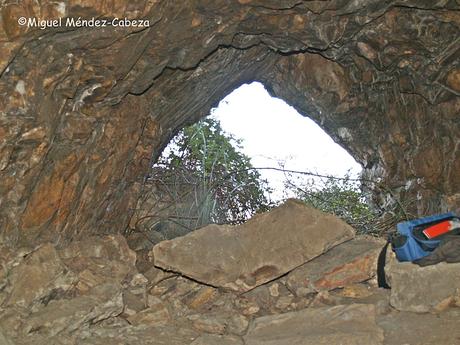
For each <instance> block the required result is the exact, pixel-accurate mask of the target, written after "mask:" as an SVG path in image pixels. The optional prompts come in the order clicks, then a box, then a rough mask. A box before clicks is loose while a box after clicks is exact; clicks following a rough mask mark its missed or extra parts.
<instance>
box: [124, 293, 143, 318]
mask: <svg viewBox="0 0 460 345" xmlns="http://www.w3.org/2000/svg"><path fill="white" fill-rule="evenodd" d="M123 304H124V313H125V314H127V315H134V314H136V313H137V312H140V311H141V310H144V309H145V308H147V306H146V300H145V298H144V296H142V295H136V294H133V293H132V292H131V291H124V292H123Z"/></svg>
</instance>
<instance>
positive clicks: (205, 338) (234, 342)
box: [190, 334, 243, 345]
mask: <svg viewBox="0 0 460 345" xmlns="http://www.w3.org/2000/svg"><path fill="white" fill-rule="evenodd" d="M190 345H243V340H241V338H239V337H236V336H234V335H215V334H203V335H201V336H200V337H199V338H197V339H195V341H194V342H193V343H191V344H190Z"/></svg>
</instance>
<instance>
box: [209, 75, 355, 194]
mask: <svg viewBox="0 0 460 345" xmlns="http://www.w3.org/2000/svg"><path fill="white" fill-rule="evenodd" d="M212 116H213V117H216V118H218V119H219V120H220V122H221V125H222V128H223V129H224V130H225V131H226V132H228V133H232V134H233V135H234V136H235V137H237V138H241V139H243V147H244V148H243V152H244V153H245V154H247V155H248V156H249V157H251V161H252V164H253V166H254V167H278V163H277V161H279V160H282V161H286V164H285V168H286V169H291V170H300V171H313V172H317V173H320V174H327V175H334V176H343V175H345V174H346V173H347V171H348V170H350V171H351V173H352V175H355V176H356V175H357V174H359V173H360V172H361V169H362V168H361V166H360V165H359V164H358V163H356V161H355V160H354V159H353V158H352V157H351V156H350V155H349V154H348V152H347V151H345V150H344V149H343V148H342V147H340V146H339V145H338V144H336V143H335V142H334V141H333V140H332V139H331V137H329V135H328V134H326V133H325V132H324V131H323V130H322V129H321V128H320V127H319V126H318V125H317V124H316V123H315V122H313V121H312V120H310V119H309V118H306V117H303V116H301V115H300V114H299V113H298V112H297V111H296V110H295V109H294V108H293V107H291V106H289V105H287V104H286V103H285V102H284V101H282V100H280V99H277V98H272V97H271V96H270V95H269V94H268V92H267V91H266V90H265V89H264V87H263V85H262V84H260V83H252V84H244V85H242V86H241V87H239V88H238V89H236V90H234V91H233V92H232V93H231V94H229V95H228V96H227V97H225V98H224V99H223V100H222V101H221V102H220V103H219V106H218V107H217V108H215V109H213V111H212ZM260 173H261V175H262V177H264V178H266V179H268V181H269V182H270V184H271V185H272V187H274V188H275V190H276V193H275V194H276V195H281V194H282V190H283V182H282V181H283V173H282V172H273V171H267V170H265V171H264V170H262V171H260Z"/></svg>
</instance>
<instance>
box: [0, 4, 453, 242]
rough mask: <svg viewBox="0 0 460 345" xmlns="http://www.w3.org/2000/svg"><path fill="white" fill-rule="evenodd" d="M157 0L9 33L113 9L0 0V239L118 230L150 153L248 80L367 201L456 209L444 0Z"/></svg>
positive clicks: (424, 210)
mask: <svg viewBox="0 0 460 345" xmlns="http://www.w3.org/2000/svg"><path fill="white" fill-rule="evenodd" d="M161 3H162V2H149V5H148V6H147V5H146V4H144V3H142V1H141V2H139V4H138V3H136V4H133V5H132V6H131V7H130V8H129V9H126V11H128V12H129V15H130V16H134V17H136V16H138V17H144V16H150V17H151V19H152V23H155V25H153V26H152V28H149V29H143V30H127V31H126V30H118V29H115V28H107V29H104V30H89V29H88V28H76V29H75V30H67V29H59V30H54V31H53V30H52V29H50V30H43V31H40V30H33V29H31V30H29V29H28V28H25V27H22V28H21V27H18V25H17V18H18V17H20V16H25V17H28V16H31V15H32V14H34V15H35V14H36V15H38V13H42V14H47V16H48V17H49V18H54V17H56V16H58V15H61V14H62V13H61V12H59V11H61V10H64V11H65V13H64V15H65V16H77V17H78V16H83V17H88V16H90V15H95V14H97V15H101V16H108V17H114V16H118V15H120V13H119V12H118V11H122V12H123V11H124V9H120V8H112V7H111V6H109V5H108V6H102V7H100V6H96V5H94V4H87V5H85V6H84V7H81V6H79V5H78V6H73V5H69V6H66V7H65V8H60V9H59V11H57V12H56V11H54V9H53V6H48V5H49V4H37V6H34V7H33V8H32V7H30V6H26V5H25V4H23V3H22V2H21V3H18V4H16V3H14V4H13V3H5V4H2V5H1V10H2V18H7V19H8V20H3V21H2V22H1V24H0V25H1V29H2V31H1V33H0V37H1V42H2V46H4V47H5V48H6V49H5V50H4V51H5V53H4V54H3V55H2V56H0V73H1V74H0V91H1V94H2V97H1V98H0V140H1V146H0V191H1V194H0V205H1V207H0V225H1V235H0V237H1V239H0V241H1V242H8V243H17V244H23V245H27V244H31V243H35V242H43V241H52V242H56V241H57V242H66V241H71V240H72V239H74V238H78V237H82V236H87V235H89V234H104V233H115V232H121V231H123V229H125V228H126V226H127V224H128V223H129V219H130V216H131V215H132V212H133V210H134V209H135V208H136V204H137V200H138V197H139V194H140V193H141V191H142V188H143V187H142V185H143V179H144V177H145V176H146V175H147V171H148V168H149V166H150V162H151V161H152V157H153V159H154V158H155V156H158V154H159V152H161V148H162V147H164V145H165V144H166V143H167V142H168V141H169V139H170V138H171V137H172V135H173V134H174V133H175V132H176V131H177V130H178V129H180V128H182V127H183V126H184V125H185V124H187V123H193V122H195V121H197V120H198V119H199V118H201V117H203V116H205V115H206V114H207V113H208V112H209V110H210V109H211V107H212V106H213V105H215V104H217V102H218V101H219V100H220V99H221V98H222V97H223V96H224V95H226V94H228V93H229V92H230V91H231V90H233V89H234V88H236V87H237V86H239V85H241V84H243V83H246V82H249V81H253V80H258V81H260V82H262V83H263V84H264V85H265V86H266V87H267V89H268V91H269V92H270V93H271V94H272V95H273V96H275V97H278V98H281V99H283V100H285V101H286V102H287V103H288V104H290V105H292V106H294V107H295V108H296V109H297V110H298V111H299V112H300V113H301V114H302V115H306V114H308V116H310V117H312V118H313V119H314V120H315V122H317V123H318V124H319V125H320V126H321V127H322V128H323V129H324V130H325V131H326V132H327V133H328V134H329V135H330V136H331V137H333V138H334V140H335V141H336V142H338V143H340V144H341V145H342V146H343V147H345V148H346V149H347V151H348V152H350V153H351V154H352V156H353V157H354V158H355V159H356V160H357V161H358V162H359V163H360V164H361V165H362V166H363V167H364V174H365V176H367V177H369V178H372V179H376V180H378V181H380V182H379V183H380V184H381V185H382V186H383V187H384V190H385V193H383V194H381V195H378V194H376V195H375V202H376V203H377V204H380V205H383V206H385V205H387V204H391V203H393V204H394V203H395V200H398V201H404V202H405V203H406V204H407V205H408V208H409V209H408V210H406V211H407V212H406V213H408V214H411V215H423V214H429V213H434V212H439V211H444V210H448V209H449V210H452V209H453V210H455V209H458V208H459V206H460V189H459V188H460V186H459V184H458V181H459V180H460V145H459V141H460V140H459V137H458V135H459V134H458V133H460V129H459V122H458V113H459V110H460V102H459V93H460V84H459V82H458V80H459V79H458V78H459V77H458V76H459V75H460V69H459V66H458V58H457V57H458V49H457V48H458V47H457V43H458V42H457V41H455V42H452V37H457V36H458V32H459V25H458V20H457V19H456V18H457V17H456V16H455V13H456V11H457V10H458V5H455V4H452V2H449V4H447V5H433V6H431V5H429V4H425V5H420V6H422V7H420V8H411V7H406V6H400V5H398V4H396V3H397V2H394V3H393V2H391V4H389V3H387V2H381V3H378V4H374V3H372V4H369V5H363V6H362V7H360V8H351V7H350V6H352V5H350V4H348V3H346V2H343V3H342V2H338V3H336V2H324V3H323V2H321V4H319V3H318V4H316V3H315V4H309V3H308V2H306V3H302V4H299V5H295V6H293V7H292V6H290V5H289V4H291V5H292V2H291V1H286V2H283V4H281V5H280V4H278V3H277V4H275V3H274V2H273V4H272V6H270V7H267V6H260V4H259V2H258V1H239V2H231V3H226V4H224V5H223V4H222V3H220V2H216V3H213V4H210V3H209V2H208V3H206V5H205V6H203V4H201V2H200V1H198V2H196V3H195V2H191V3H187V5H186V6H184V7H183V8H181V9H180V11H178V9H177V7H176V6H175V5H174V4H173V3H172V2H171V3H168V4H161ZM310 5H311V6H310ZM138 6H139V8H137V7H138ZM352 7H353V6H352ZM32 12H33V13H32ZM170 18H175V19H176V20H174V21H172V20H169V19H170ZM177 23H181V24H180V25H179V24H177ZM4 42H5V43H4ZM426 47H428V48H426ZM2 51H3V50H2Z"/></svg>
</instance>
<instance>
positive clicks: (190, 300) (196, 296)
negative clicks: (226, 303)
mask: <svg viewBox="0 0 460 345" xmlns="http://www.w3.org/2000/svg"><path fill="white" fill-rule="evenodd" d="M218 295H219V293H218V291H217V289H215V288H213V287H210V286H204V287H202V288H200V289H199V290H198V291H197V292H196V293H193V294H191V296H187V298H186V299H185V301H184V303H185V304H186V305H187V306H188V307H189V308H192V309H200V308H201V307H203V306H204V305H206V304H209V303H211V302H212V301H213V300H214V299H216V298H217V296H218Z"/></svg>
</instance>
